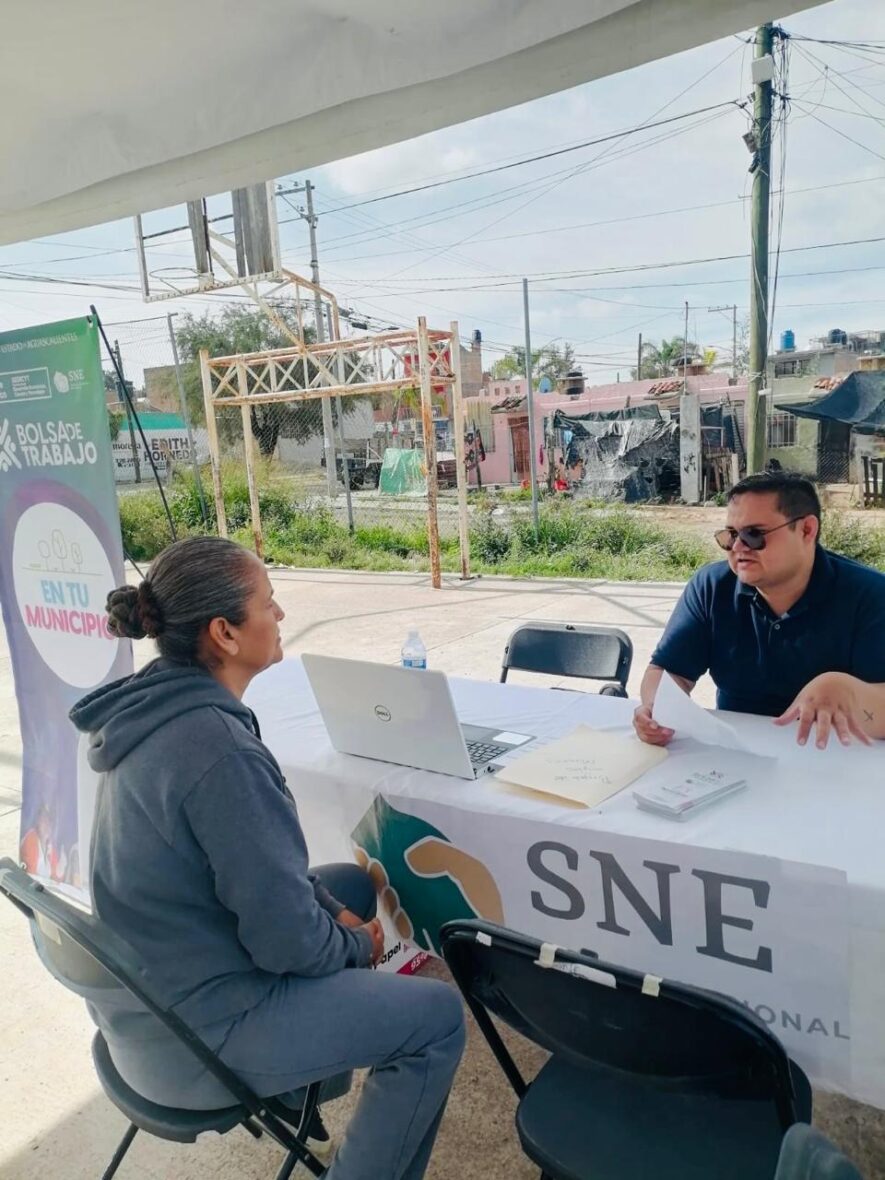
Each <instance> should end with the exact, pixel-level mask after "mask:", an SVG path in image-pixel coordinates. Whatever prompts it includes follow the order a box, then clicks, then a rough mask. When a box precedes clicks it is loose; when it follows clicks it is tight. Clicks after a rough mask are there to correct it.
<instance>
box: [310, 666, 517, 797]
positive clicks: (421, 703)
mask: <svg viewBox="0 0 885 1180" xmlns="http://www.w3.org/2000/svg"><path fill="white" fill-rule="evenodd" d="M302 660H303V663H304V670H305V671H306V672H307V678H308V680H309V681H310V686H311V688H312V689H313V692H314V696H315V697H316V701H317V704H318V705H319V709H320V713H321V715H322V718H323V721H324V722H325V725H326V729H327V730H328V731H329V738H330V739H331V742H332V745H333V746H334V747H335V749H336V750H338V751H339V752H340V753H342V754H356V755H358V756H359V757H361V758H375V759H377V760H378V761H379V762H393V763H395V764H396V765H397V766H416V767H418V768H419V769H420V770H433V771H436V772H437V773H439V774H451V775H454V776H456V777H457V778H467V779H470V778H477V777H478V776H479V775H481V774H485V773H486V772H488V771H489V770H492V769H493V765H492V764H493V763H494V761H495V759H496V758H500V757H501V756H502V755H503V754H507V753H509V752H510V751H511V750H514V749H516V748H517V747H518V746H522V745H525V743H526V742H529V741H531V738H532V735H530V734H521V733H510V732H506V731H505V732H502V731H501V730H498V729H488V728H484V727H482V726H478V725H461V723H460V722H459V720H458V715H457V713H456V712H455V704H454V701H453V700H452V694H451V691H450V689H449V682H448V681H447V680H446V678H445V676H444V675H443V673H442V672H430V671H427V670H426V669H425V670H422V671H418V670H416V669H414V668H400V667H397V666H395V665H392V664H374V663H369V662H367V661H364V660H342V659H338V658H336V657H334V656H316V655H305V656H302Z"/></svg>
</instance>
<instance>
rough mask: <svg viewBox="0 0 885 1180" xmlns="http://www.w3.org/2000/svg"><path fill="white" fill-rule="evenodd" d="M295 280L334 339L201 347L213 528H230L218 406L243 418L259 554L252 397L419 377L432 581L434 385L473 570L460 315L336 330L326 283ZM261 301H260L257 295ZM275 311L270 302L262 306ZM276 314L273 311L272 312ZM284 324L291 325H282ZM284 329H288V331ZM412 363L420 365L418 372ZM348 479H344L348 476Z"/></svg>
mask: <svg viewBox="0 0 885 1180" xmlns="http://www.w3.org/2000/svg"><path fill="white" fill-rule="evenodd" d="M286 274H287V278H289V279H290V280H291V281H292V282H294V283H295V285H296V307H297V308H298V309H299V325H300V324H301V320H300V309H301V302H302V301H301V299H300V298H298V297H297V296H298V295H299V291H298V290H297V288H306V289H309V290H310V291H312V292H314V294H315V295H318V296H319V297H320V298H322V299H324V300H326V301H327V302H328V305H329V318H330V321H331V327H332V333H333V335H334V336H335V339H333V340H328V341H317V342H316V343H313V344H304V343H303V342H301V341H297V340H296V341H295V342H294V343H293V346H292V347H291V348H280V349H273V350H269V351H265V352H254V353H243V354H239V355H235V356H220V357H210V356H209V353H208V351H207V350H206V349H203V350H202V351H201V352H200V370H201V374H202V381H203V399H204V404H205V408H206V429H207V433H208V436H209V450H210V455H211V460H212V484H213V490H214V494H215V507H216V513H217V519H218V531H219V533H220V534H221V536H226V535H227V520H226V516H225V510H224V495H223V489H222V482H221V463H220V461H221V453H220V448H219V441H218V428H217V421H216V413H217V412H218V410H219V408H222V409H223V408H224V407H228V406H230V407H233V406H239V407H240V410H241V413H242V419H243V442H244V447H245V458H246V477H247V480H248V485H249V505H250V511H251V518H252V533H253V537H254V543H255V552H256V553H257V554H258V555H259V557H260V556H263V548H264V544H263V536H262V527H261V513H260V509H259V503H258V487H257V484H256V479H255V438H254V434H253V431H252V416H251V413H250V408H251V407H252V406H254V405H268V404H274V403H278V402H279V403H282V404H286V403H293V402H305V401H314V400H322V399H332V398H338V397H353V396H356V397H376V396H378V395H379V394H385V393H399V392H402V391H403V390H406V389H412V388H414V387H415V385H416V384H417V385H418V386H419V387H420V391H421V419H422V425H423V434H424V455H425V464H426V467H427V536H428V542H429V550H430V571H431V580H432V584H433V586H434V587H435V588H436V589H438V588H439V587H440V585H441V574H440V558H439V524H438V517H437V502H438V482H437V460H436V433H435V429H434V419H433V408H432V398H433V392H434V389H439V388H440V387H444V388H445V387H448V388H450V389H451V390H452V416H453V430H454V436H455V460H456V463H455V465H456V468H457V478H458V534H459V541H460V551H461V576H462V578H465V579H466V578H468V577H469V576H470V566H469V562H470V555H469V536H468V527H467V471H466V466H465V457H464V429H465V420H464V406H463V400H462V389H461V354H460V338H459V333H458V324H457V322H452V323H451V324H450V325H449V330H448V331H439V330H435V329H428V327H427V321H426V319H425V318H424V317H423V316H422V317H420V318H419V319H418V324H417V329H416V330H414V331H413V330H411V329H404V330H401V331H396V332H384V333H381V334H380V335H377V336H361V337H352V338H349V339H346V340H342V339H341V338H340V324H339V316H338V304H337V301H336V300H335V297H334V295H332V294H331V292H329V291H326V290H325V289H323V288H321V287H318V286H315V285H314V284H312V283H309V282H307V280H306V279H301V278H299V276H297V275H293V274H290V273H289V272H286ZM261 302H262V306H264V301H263V300H262V301H261ZM265 310H267V311H268V313H269V314H273V309H272V308H265ZM274 318H275V319H276V318H277V317H274ZM287 331H288V329H287ZM289 334H290V335H292V333H291V331H289ZM416 368H417V373H416ZM345 485H346V480H345Z"/></svg>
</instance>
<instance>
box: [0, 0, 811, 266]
mask: <svg viewBox="0 0 885 1180" xmlns="http://www.w3.org/2000/svg"><path fill="white" fill-rule="evenodd" d="M815 2H817V0H782V3H781V5H780V7H779V8H778V9H777V11H776V12H775V10H774V9H773V7H772V3H771V0H638V2H636V3H631V2H630V0H444V2H443V3H439V0H436V2H434V3H430V2H428V0H250V2H249V3H243V0H184V2H183V0H149V2H148V3H144V2H143V0H140V2H139V3H135V2H134V0H79V2H78V3H66V4H59V3H56V2H54V0H31V3H28V4H25V3H8V4H6V6H5V9H6V11H4V20H3V53H2V69H0V95H2V110H3V120H2V128H0V158H2V160H3V168H2V173H0V243H6V242H11V241H20V240H23V239H28V238H33V237H37V236H40V235H44V234H50V233H58V232H61V231H63V230H71V229H77V228H80V227H82V226H85V225H94V224H97V223H99V222H104V221H110V220H113V219H115V218H118V217H124V216H127V215H131V214H134V213H138V212H145V211H148V210H151V209H158V208H164V207H167V206H171V205H177V204H180V203H182V202H183V201H185V200H189V199H193V198H196V197H200V196H206V195H209V194H212V193H218V192H224V191H227V190H230V189H233V188H237V187H241V186H244V185H246V184H250V183H253V182H255V181H258V180H269V179H271V178H274V177H277V176H280V175H283V174H285V173H287V172H292V171H295V170H298V171H303V170H304V169H306V168H311V167H316V166H317V165H319V164H323V163H326V162H328V161H330V160H335V159H341V158H342V157H345V156H350V155H354V154H356V153H358V152H363V151H368V150H369V149H370V148H376V147H380V146H382V145H384V144H388V143H393V142H395V141H398V140H402V139H408V138H410V137H411V136H414V135H420V134H421V133H422V132H426V131H432V130H434V129H436V128H438V127H443V126H447V125H449V124H452V123H458V122H461V121H463V120H465V119H471V118H475V117H476V116H479V115H484V114H488V113H489V112H491V111H495V110H500V109H502V108H504V107H508V106H513V105H515V104H517V103H521V102H526V101H528V100H530V99H533V98H537V97H539V96H541V95H544V94H550V93H552V92H554V91H557V90H563V89H566V88H568V87H570V86H575V85H578V84H579V83H582V82H587V81H589V80H590V79H592V78H598V77H601V76H603V75H605V74H611V73H615V72H617V71H620V70H625V69H629V68H630V67H632V66H636V65H639V64H641V63H642V62H646V61H649V60H652V59H654V58H659V57H664V56H667V55H668V54H672V53H675V52H677V51H679V50H681V49H686V48H690V47H691V46H694V45H698V44H701V43H704V42H707V41H712V40H715V39H716V38H717V37H722V36H725V35H727V34H729V33H734V32H736V31H738V30H739V29H743V28H747V27H750V26H752V25H754V24H757V23H761V22H764V21H766V20H770V19H773V18H774V17H775V16H776V15H777V16H782V15H784V14H785V12H790V11H795V10H797V9H800V8H807V7H810V6H812V5H813V4H814V3H815Z"/></svg>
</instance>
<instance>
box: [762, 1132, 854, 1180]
mask: <svg viewBox="0 0 885 1180" xmlns="http://www.w3.org/2000/svg"><path fill="white" fill-rule="evenodd" d="M774 1180H863V1176H861V1174H860V1172H858V1170H857V1168H856V1167H855V1166H854V1164H852V1163H851V1161H850V1160H849V1159H848V1158H847V1156H844V1155H843V1154H842V1152H841V1151H839V1149H838V1148H837V1147H835V1146H834V1145H833V1144H832V1143H831V1142H830V1141H829V1139H827V1137H826V1135H822V1134H821V1133H820V1131H818V1130H815V1128H814V1127H809V1125H808V1124H807V1123H796V1124H795V1125H794V1126H792V1127H790V1129H789V1131H787V1133H786V1135H785V1136H784V1141H783V1143H782V1144H781V1154H780V1159H779V1160H778V1163H777V1171H776V1172H775V1174H774Z"/></svg>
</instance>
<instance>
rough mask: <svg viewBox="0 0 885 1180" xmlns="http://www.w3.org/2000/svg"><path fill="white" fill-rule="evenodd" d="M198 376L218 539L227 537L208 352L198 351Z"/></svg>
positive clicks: (204, 350) (206, 350)
mask: <svg viewBox="0 0 885 1180" xmlns="http://www.w3.org/2000/svg"><path fill="white" fill-rule="evenodd" d="M200 376H201V377H202V379H203V405H204V407H205V410H206V434H207V435H208V436H209V459H210V461H211V464H212V490H213V491H214V493H215V519H216V526H217V528H218V535H219V537H226V536H227V516H226V514H225V511H224V488H223V487H222V483H221V453H220V451H219V449H218V423H217V422H216V421H215V400H214V398H213V397H212V373H211V372H210V369H209V350H208V349H207V348H201V349H200Z"/></svg>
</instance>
